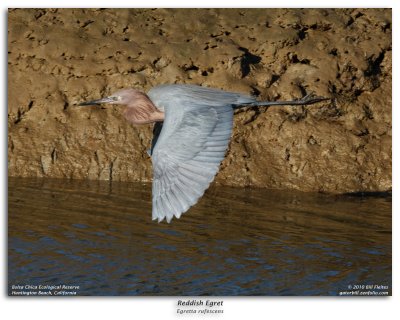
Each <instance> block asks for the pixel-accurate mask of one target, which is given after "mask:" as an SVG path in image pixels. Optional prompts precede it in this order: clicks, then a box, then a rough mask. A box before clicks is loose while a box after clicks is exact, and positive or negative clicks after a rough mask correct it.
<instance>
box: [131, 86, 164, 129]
mask: <svg viewBox="0 0 400 320" xmlns="http://www.w3.org/2000/svg"><path fill="white" fill-rule="evenodd" d="M123 115H124V117H125V119H126V120H128V121H129V122H130V123H132V124H134V125H141V124H146V123H152V122H156V121H163V120H164V112H162V111H160V110H158V109H157V108H156V106H155V105H154V104H153V102H151V100H150V98H149V97H148V96H147V95H146V94H145V93H143V92H139V91H137V92H135V97H134V98H133V101H132V103H130V104H128V105H127V107H126V109H125V110H124V111H123Z"/></svg>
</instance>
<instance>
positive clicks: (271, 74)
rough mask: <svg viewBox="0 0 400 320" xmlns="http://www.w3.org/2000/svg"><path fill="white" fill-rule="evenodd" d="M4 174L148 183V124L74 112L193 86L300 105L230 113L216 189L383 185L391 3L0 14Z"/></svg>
mask: <svg viewBox="0 0 400 320" xmlns="http://www.w3.org/2000/svg"><path fill="white" fill-rule="evenodd" d="M8 23H9V27H8V29H9V34H8V52H9V53H8V63H9V68H8V130H9V134H8V138H9V141H8V163H9V175H10V176H21V177H55V178H74V179H101V180H121V181H150V180H151V176H152V169H151V160H150V158H149V157H148V155H147V153H146V150H147V149H148V147H149V144H150V140H151V136H152V133H151V132H152V131H151V126H149V125H147V126H142V127H132V126H131V125H129V124H128V123H127V122H126V121H125V120H124V119H123V117H122V115H121V107H117V106H115V107H107V108H99V107H86V108H82V107H77V106H76V103H78V102H80V101H84V100H88V99H96V98H100V97H103V96H106V95H107V94H110V93H112V92H113V91H116V90H117V89H119V88H124V87H135V88H140V89H143V90H144V91H148V90H149V89H150V88H151V87H152V86H155V85H158V84H162V83H192V84H199V85H203V86H210V87H216V88H221V89H224V90H230V91H238V92H243V93H247V94H253V95H256V96H258V98H259V99H265V100H277V99H283V100H289V99H294V98H300V97H302V96H303V95H304V94H305V93H306V92H307V93H309V92H314V93H315V94H317V95H320V96H325V97H329V98H332V100H331V101H327V102H323V103H319V104H317V105H313V106H308V107H283V108H273V107H271V108H269V109H248V110H239V111H237V114H236V115H235V125H234V131H233V135H232V141H231V144H230V148H229V150H228V152H227V156H226V159H225V160H224V162H223V163H222V165H221V168H220V172H219V174H218V175H217V177H216V182H217V183H221V184H226V185H235V186H259V187H268V188H278V189H299V190H303V191H326V192H351V191H386V190H389V189H390V188H391V65H392V64H391V61H392V58H391V53H392V52H391V10H390V9H361V10H360V9H346V10H340V9H339V10H329V9H318V10H310V9H304V10H301V9H251V10H247V9H246V10H243V9H232V10H229V9H228V10H227V9H212V10H207V9H200V10H196V9H184V10H177V9H171V10H167V9H155V10H150V9H140V10H124V9H121V10H117V9H106V10H91V9H46V10H40V9H36V10H30V9H29V10H26V9H25V10H10V11H9V14H8Z"/></svg>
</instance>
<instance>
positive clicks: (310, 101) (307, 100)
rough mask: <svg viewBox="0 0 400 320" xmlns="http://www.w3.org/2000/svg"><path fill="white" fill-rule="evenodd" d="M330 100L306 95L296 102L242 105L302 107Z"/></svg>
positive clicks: (248, 105)
mask: <svg viewBox="0 0 400 320" xmlns="http://www.w3.org/2000/svg"><path fill="white" fill-rule="evenodd" d="M326 100H330V99H329V98H324V97H318V96H315V95H314V94H313V93H310V94H307V95H306V96H304V97H303V98H301V99H298V100H289V101H256V102H251V103H247V104H243V106H245V107H255V106H266V107H268V106H303V105H309V104H314V103H317V102H321V101H326Z"/></svg>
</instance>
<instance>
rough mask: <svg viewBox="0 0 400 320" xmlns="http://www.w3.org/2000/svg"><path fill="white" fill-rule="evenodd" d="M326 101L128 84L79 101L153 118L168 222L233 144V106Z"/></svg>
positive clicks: (160, 196)
mask: <svg viewBox="0 0 400 320" xmlns="http://www.w3.org/2000/svg"><path fill="white" fill-rule="evenodd" d="M322 100H325V99H324V98H318V97H316V98H314V97H309V96H306V97H304V98H303V99H301V100H295V101H275V102H269V101H261V102H260V101H256V99H255V98H254V97H251V96H247V95H243V94H240V93H233V92H226V91H222V90H218V89H212V88H206V87H201V86H196V85H178V84H173V85H160V86H157V87H154V88H152V89H151V90H150V91H149V92H148V94H147V95H145V94H143V93H141V92H139V91H137V90H134V89H124V90H121V91H119V92H117V93H115V94H113V95H111V96H110V97H107V98H103V99H99V100H94V101H89V102H84V103H82V104H81V105H93V104H99V103H111V104H124V105H127V108H126V109H125V111H124V116H125V118H126V119H127V120H128V121H130V122H131V123H133V124H143V123H152V122H155V125H154V129H153V141H152V144H151V148H150V150H149V155H151V158H152V162H153V172H154V174H153V192H152V193H153V195H152V197H153V199H152V203H153V208H152V219H153V220H158V221H162V220H164V219H166V220H167V222H170V221H171V219H172V218H173V217H177V218H179V217H180V216H181V215H182V213H184V212H186V211H187V210H188V209H189V208H190V207H191V206H193V205H194V204H195V203H197V201H198V200H199V198H200V197H201V196H202V195H203V194H204V192H205V190H206V189H207V188H208V186H209V185H210V183H211V182H212V181H213V179H214V177H215V175H216V174H217V172H218V169H219V165H220V164H221V162H222V160H223V159H224V157H225V152H226V149H227V148H228V145H229V141H230V137H231V133H232V125H233V111H234V109H235V108H237V107H240V106H269V105H301V104H312V103H315V102H319V101H322ZM162 121H163V122H162Z"/></svg>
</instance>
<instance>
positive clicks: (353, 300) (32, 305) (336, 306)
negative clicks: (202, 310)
mask: <svg viewBox="0 0 400 320" xmlns="http://www.w3.org/2000/svg"><path fill="white" fill-rule="evenodd" d="M39 2H40V3H39ZM1 5H2V9H3V10H2V15H1V18H2V23H1V31H2V32H1V35H3V37H1V39H2V41H1V45H2V50H1V60H0V61H1V63H2V66H1V70H2V71H3V76H2V77H1V86H0V90H1V95H0V96H1V97H2V98H3V99H2V100H3V102H4V104H3V117H2V119H1V120H2V121H1V126H2V128H1V130H0V134H1V139H0V144H1V150H2V151H3V152H2V157H1V164H2V166H1V168H2V175H3V179H2V181H1V193H0V196H1V203H2V205H3V206H2V207H3V214H4V215H3V219H2V220H1V222H2V228H1V232H2V237H1V239H2V240H3V245H2V246H0V250H1V252H0V253H1V257H2V261H3V263H1V288H2V295H1V301H0V306H1V307H0V310H1V314H2V318H3V319H24V320H35V319H59V320H63V319H68V320H70V319H96V320H102V319H107V320H109V319H152V318H158V319H177V318H182V319H187V318H189V316H177V315H176V314H175V312H176V301H177V298H174V297H164V298H162V297H154V298H153V297H152V298H150V297H149V298H146V297H115V298H106V297H104V298H94V297H87V298H68V299H64V298H61V299H58V298H57V299H52V298H50V299H46V298H42V299H37V298H33V299H32V298H16V297H14V298H8V297H6V294H7V293H6V292H7V285H6V279H7V278H6V277H7V275H6V258H7V256H6V244H7V243H6V242H7V232H6V231H7V230H6V216H7V211H6V210H7V207H6V203H7V185H6V183H7V181H6V176H7V167H6V165H7V160H6V156H5V153H4V151H5V150H7V148H6V146H7V119H6V110H7V101H6V94H7V90H6V89H7V87H6V86H7V79H6V70H7V55H6V52H7V51H6V46H7V42H6V38H5V37H4V36H5V35H6V34H7V8H8V7H10V8H13V7H81V6H82V5H84V6H85V7H140V6H146V7H187V6H189V5H190V6H194V7H196V6H199V7H279V8H284V7H303V8H308V7H328V8H329V7H336V8H341V7H349V6H351V7H386V8H393V20H392V21H393V52H394V54H393V57H396V56H398V55H399V41H398V40H396V37H397V38H398V36H399V26H398V21H400V19H399V18H400V14H399V13H400V3H399V1H396V0H392V1H390V0H380V1H375V0H362V1H359V0H357V1H351V2H349V1H348V0H347V1H344V0H336V1H331V0H324V1H321V0H313V1H311V0H310V1H300V0H297V1H296V0H292V1H290V0H281V1H279V3H277V2H276V1H251V0H248V1H242V2H239V1H234V2H233V1H215V0H213V1H210V0H203V1H195V2H187V1H182V0H180V1H174V2H171V1H169V2H167V1H151V0H148V1H146V2H129V1H119V0H114V1H112V2H110V1H104V0H97V1H85V2H84V3H82V1H75V0H73V1H68V2H61V1H58V2H56V1H50V0H47V1H35V2H34V3H31V2H29V1H18V0H14V1H10V0H5V1H2V4H1ZM277 5H279V6H277ZM398 73H399V63H398V58H397V59H396V58H395V59H394V61H393V88H396V87H397V86H398V85H399V79H398ZM397 88H399V87H397ZM398 92H399V90H398V89H397V91H396V90H393V106H394V107H393V128H394V130H393V134H394V138H393V140H394V141H396V139H399V126H398V122H399V121H398V120H399V116H400V114H399V111H398V102H399V94H398ZM396 163H399V148H398V147H397V146H396V144H395V143H394V144H393V164H394V170H393V190H394V191H393V221H394V223H395V224H394V231H396V232H398V231H399V228H398V227H399V223H398V217H397V216H396V213H397V211H398V209H399V197H398V196H397V195H398V190H399V188H398V187H399V179H398V178H399V170H397V167H396ZM396 232H394V234H393V248H394V250H393V288H394V289H393V295H394V296H393V297H391V298H379V297H368V298H358V297H348V298H334V297H312V298H303V297H294V298H287V297H275V298H274V297H249V298H235V297H228V298H225V299H224V300H225V302H224V303H225V307H224V315H223V316H218V315H214V316H212V317H213V318H217V317H218V318H226V319H243V318H244V317H246V318H247V319H309V320H313V319H318V320H320V319H328V320H329V319H335V320H337V319H393V318H394V314H395V312H394V308H395V305H396V303H397V304H398V302H399V295H398V292H399V289H398V288H399V277H398V272H395V271H396V270H399V263H398V262H399V261H400V257H399V254H397V253H396V250H397V251H398V249H399V246H398V245H397V243H398V242H399V237H398V236H397V234H396ZM397 309H398V308H397ZM199 317H200V316H196V317H194V316H190V318H199ZM202 317H207V318H208V317H210V316H202Z"/></svg>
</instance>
